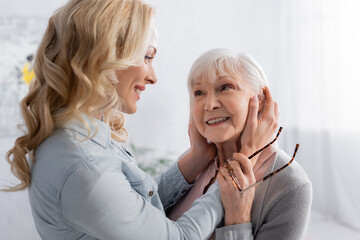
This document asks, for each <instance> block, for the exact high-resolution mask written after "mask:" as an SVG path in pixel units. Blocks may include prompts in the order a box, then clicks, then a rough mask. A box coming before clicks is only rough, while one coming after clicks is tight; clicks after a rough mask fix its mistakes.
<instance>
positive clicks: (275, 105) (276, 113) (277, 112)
mask: <svg viewBox="0 0 360 240" xmlns="http://www.w3.org/2000/svg"><path fill="white" fill-rule="evenodd" d="M274 111H275V119H276V122H277V121H279V106H278V104H277V102H275V103H274Z"/></svg>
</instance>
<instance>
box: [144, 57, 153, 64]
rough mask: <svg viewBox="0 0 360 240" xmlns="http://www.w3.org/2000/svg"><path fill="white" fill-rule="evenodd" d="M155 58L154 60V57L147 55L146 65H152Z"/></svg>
mask: <svg viewBox="0 0 360 240" xmlns="http://www.w3.org/2000/svg"><path fill="white" fill-rule="evenodd" d="M153 58H154V57H152V56H149V55H145V58H144V60H145V62H146V63H151V62H152V60H153Z"/></svg>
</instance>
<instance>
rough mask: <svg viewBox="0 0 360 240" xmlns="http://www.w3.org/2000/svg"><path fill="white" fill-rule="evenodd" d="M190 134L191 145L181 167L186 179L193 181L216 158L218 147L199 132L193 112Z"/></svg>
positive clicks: (180, 163)
mask: <svg viewBox="0 0 360 240" xmlns="http://www.w3.org/2000/svg"><path fill="white" fill-rule="evenodd" d="M188 134H189V138H190V145H191V147H190V150H189V151H188V153H187V154H186V155H185V156H184V157H183V158H182V159H181V160H179V168H180V171H181V172H182V174H183V175H184V177H185V179H186V181H187V182H188V183H192V182H193V181H194V180H195V178H196V177H197V175H198V174H199V173H200V172H201V171H202V170H203V169H204V168H205V167H206V166H207V165H208V164H209V162H210V161H211V160H213V159H214V157H215V155H216V147H215V145H214V144H213V143H209V142H208V141H207V140H206V139H205V138H204V137H203V136H202V135H201V134H200V133H199V131H198V130H197V128H196V125H195V121H194V118H193V117H192V114H190V119H189V128H188Z"/></svg>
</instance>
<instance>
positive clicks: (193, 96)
mask: <svg viewBox="0 0 360 240" xmlns="http://www.w3.org/2000/svg"><path fill="white" fill-rule="evenodd" d="M267 86H268V82H267V80H266V77H265V74H264V73H263V71H262V70H261V68H260V66H259V65H258V64H257V63H256V62H255V61H254V60H253V59H252V58H251V57H249V56H247V55H244V54H241V53H237V52H234V51H231V50H228V49H213V50H210V51H208V52H206V53H204V54H203V55H202V56H200V57H199V58H198V59H197V60H196V61H195V62H194V64H193V66H192V68H191V70H190V74H189V78H188V87H189V94H190V103H191V114H192V116H193V118H194V122H195V125H196V128H197V129H198V131H199V133H200V134H201V135H202V136H203V137H204V138H207V139H209V140H210V141H211V142H213V143H214V144H215V146H216V149H217V156H216V157H215V158H214V160H213V161H211V162H210V163H209V165H208V166H207V167H205V168H204V170H203V171H202V172H201V173H200V174H199V175H198V176H197V178H196V180H195V183H194V186H193V187H192V189H191V190H190V191H188V192H187V193H186V195H184V196H183V197H182V198H181V199H180V200H179V201H178V203H177V204H176V205H174V206H173V207H172V208H170V209H168V211H167V215H168V216H169V218H170V219H172V220H176V219H178V217H179V216H181V214H182V213H183V212H185V211H186V210H188V209H189V208H190V206H191V205H192V204H193V202H194V200H195V199H197V198H198V197H200V196H203V194H204V193H205V192H206V191H209V190H207V189H208V187H209V186H210V185H211V184H212V183H213V180H214V179H215V177H217V179H218V182H219V184H220V190H221V198H222V202H223V205H224V209H225V217H224V221H223V222H222V224H221V225H220V226H219V229H217V230H216V233H214V235H215V236H214V235H213V236H212V237H211V238H214V237H216V239H258V240H262V239H276V240H279V239H284V240H285V239H304V238H305V234H306V229H307V226H308V223H309V217H310V208H311V201H312V188H311V182H310V181H309V179H308V177H307V175H306V173H305V171H304V170H303V168H302V167H301V166H300V165H299V164H298V163H297V162H294V163H293V162H292V160H293V158H294V157H295V153H296V150H297V147H298V146H297V147H296V148H295V153H294V156H293V158H292V159H291V158H290V157H289V156H288V155H287V154H286V153H284V152H283V151H281V150H280V149H277V148H276V147H274V146H273V145H271V144H269V145H266V146H267V147H265V148H262V150H261V152H257V151H256V152H257V153H258V154H257V155H255V156H254V157H251V155H252V154H253V153H254V152H255V151H254V152H248V151H247V150H244V147H245V148H246V145H247V144H248V142H249V141H246V139H242V138H240V137H239V136H242V135H244V134H245V135H246V134H247V131H248V129H247V128H246V127H245V126H246V124H247V123H246V119H247V118H248V108H249V104H248V103H249V99H251V98H255V99H254V100H255V101H252V104H254V105H255V108H256V109H257V108H258V109H260V112H261V111H263V109H268V110H266V111H265V113H264V115H263V118H268V117H267V116H266V115H267V113H270V112H274V111H273V110H269V109H271V108H274V109H277V105H276V104H275V105H273V103H272V101H269V100H271V95H270V92H269V89H268V88H267ZM264 96H266V98H265V97H264ZM257 99H259V101H256V100H257ZM254 112H256V111H254ZM254 112H253V113H254ZM275 113H277V110H275ZM251 119H256V116H253V117H252V118H251ZM258 123H259V122H257V121H256V120H255V121H254V122H253V124H255V125H256V124H258ZM280 131H281V130H280ZM280 131H279V133H280ZM275 139H276V138H275ZM243 140H245V141H243ZM271 140H272V139H271V138H268V140H267V141H268V143H273V142H274V141H271ZM256 150H258V149H256ZM239 152H240V153H239ZM244 154H245V155H244ZM249 156H250V157H249ZM247 157H249V158H251V159H250V161H249V159H248V158H247ZM290 159H291V160H290ZM224 165H226V166H227V167H224ZM218 173H220V174H218ZM255 186H256V188H255Z"/></svg>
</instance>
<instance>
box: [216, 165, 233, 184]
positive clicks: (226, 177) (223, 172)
mask: <svg viewBox="0 0 360 240" xmlns="http://www.w3.org/2000/svg"><path fill="white" fill-rule="evenodd" d="M219 172H220V173H221V176H222V177H223V179H224V180H225V181H227V182H232V178H231V176H230V174H229V170H228V169H227V168H225V167H220V168H219Z"/></svg>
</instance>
